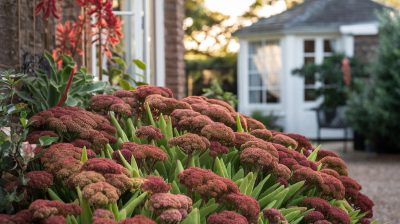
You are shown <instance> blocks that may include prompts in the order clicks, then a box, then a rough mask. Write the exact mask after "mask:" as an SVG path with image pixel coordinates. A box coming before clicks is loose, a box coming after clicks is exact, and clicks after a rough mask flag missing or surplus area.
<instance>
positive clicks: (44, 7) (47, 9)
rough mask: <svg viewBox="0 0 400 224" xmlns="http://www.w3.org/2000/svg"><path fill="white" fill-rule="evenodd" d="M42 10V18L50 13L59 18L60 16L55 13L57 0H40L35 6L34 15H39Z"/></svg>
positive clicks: (45, 17)
mask: <svg viewBox="0 0 400 224" xmlns="http://www.w3.org/2000/svg"><path fill="white" fill-rule="evenodd" d="M41 12H43V18H44V19H48V18H49V17H50V15H52V16H54V17H55V18H56V19H59V18H60V16H59V15H58V13H57V1H56V0H40V2H38V3H37V4H36V7H35V15H39V14H40V13H41Z"/></svg>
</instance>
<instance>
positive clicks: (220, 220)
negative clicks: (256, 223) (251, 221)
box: [207, 211, 248, 224]
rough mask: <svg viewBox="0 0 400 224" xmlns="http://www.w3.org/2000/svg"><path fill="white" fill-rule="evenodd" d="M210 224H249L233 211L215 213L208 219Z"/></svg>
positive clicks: (244, 218)
mask: <svg viewBox="0 0 400 224" xmlns="http://www.w3.org/2000/svg"><path fill="white" fill-rule="evenodd" d="M207 223H208V224H248V222H247V219H246V217H244V216H242V215H241V214H238V213H236V212H233V211H222V212H220V213H214V214H212V215H210V216H209V217H208V218H207Z"/></svg>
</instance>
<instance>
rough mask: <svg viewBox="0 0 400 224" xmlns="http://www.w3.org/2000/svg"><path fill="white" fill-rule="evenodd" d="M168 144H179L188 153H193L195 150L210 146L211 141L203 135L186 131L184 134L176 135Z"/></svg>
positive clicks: (202, 149) (205, 148)
mask: <svg viewBox="0 0 400 224" xmlns="http://www.w3.org/2000/svg"><path fill="white" fill-rule="evenodd" d="M168 145H169V146H170V147H172V146H178V147H179V148H180V149H181V150H182V151H184V152H185V153H186V154H188V155H191V154H193V153H194V152H195V151H205V150H207V149H208V148H209V147H210V142H209V141H208V140H207V138H204V137H202V136H199V135H196V134H192V133H186V134H184V135H181V136H178V137H174V138H172V139H170V140H169V141H168Z"/></svg>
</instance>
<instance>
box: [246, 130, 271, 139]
mask: <svg viewBox="0 0 400 224" xmlns="http://www.w3.org/2000/svg"><path fill="white" fill-rule="evenodd" d="M250 134H251V135H253V136H255V137H257V138H260V139H263V140H265V141H270V140H271V139H272V132H271V131H270V130H268V129H255V130H252V131H251V132H250Z"/></svg>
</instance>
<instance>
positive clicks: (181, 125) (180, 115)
mask: <svg viewBox="0 0 400 224" xmlns="http://www.w3.org/2000/svg"><path fill="white" fill-rule="evenodd" d="M171 119H172V124H173V125H174V126H175V127H176V128H177V129H178V130H180V131H189V132H192V133H196V134H200V132H201V130H202V129H203V127H204V126H206V125H209V124H212V123H213V121H212V120H211V119H210V118H209V117H207V116H205V115H202V114H200V113H198V112H196V111H194V110H190V109H176V110H174V111H173V112H172V113H171Z"/></svg>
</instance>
